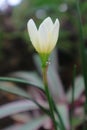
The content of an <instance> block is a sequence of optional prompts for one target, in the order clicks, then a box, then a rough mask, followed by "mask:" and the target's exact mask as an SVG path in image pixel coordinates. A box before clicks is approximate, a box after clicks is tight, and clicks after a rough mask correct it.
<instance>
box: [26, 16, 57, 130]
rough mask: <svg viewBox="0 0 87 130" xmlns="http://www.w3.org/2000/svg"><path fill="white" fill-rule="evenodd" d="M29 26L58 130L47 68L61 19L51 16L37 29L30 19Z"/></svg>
mask: <svg viewBox="0 0 87 130" xmlns="http://www.w3.org/2000/svg"><path fill="white" fill-rule="evenodd" d="M27 28H28V33H29V36H30V40H31V42H32V44H33V46H34V48H35V49H36V51H37V52H38V53H39V55H40V58H41V61H42V75H43V82H44V88H45V92H46V96H47V99H48V103H49V109H50V116H51V119H52V121H53V124H54V128H55V130H57V128H58V126H57V125H58V124H57V121H56V119H55V115H54V109H55V108H56V105H55V103H54V101H53V99H52V97H51V94H50V91H49V89H48V82H47V69H48V65H49V64H48V63H49V62H48V59H49V55H50V53H51V52H52V50H53V49H54V47H55V45H56V43H57V39H58V35H59V20H58V19H56V21H55V23H53V22H52V20H51V18H50V17H48V18H46V19H45V20H44V21H43V22H42V23H41V25H40V26H39V29H37V27H36V25H35V23H34V21H33V20H32V19H30V20H29V21H28V23H27Z"/></svg>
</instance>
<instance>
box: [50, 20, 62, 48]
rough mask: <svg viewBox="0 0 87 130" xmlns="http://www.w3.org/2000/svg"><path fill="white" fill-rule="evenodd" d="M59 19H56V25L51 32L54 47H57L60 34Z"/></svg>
mask: <svg viewBox="0 0 87 130" xmlns="http://www.w3.org/2000/svg"><path fill="white" fill-rule="evenodd" d="M59 26H60V25H59V20H58V19H56V21H55V23H54V27H53V30H52V34H51V44H52V48H54V47H55V45H56V43H57V40H58V36H59Z"/></svg>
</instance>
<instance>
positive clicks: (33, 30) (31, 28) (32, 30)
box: [27, 19, 39, 48]
mask: <svg viewBox="0 0 87 130" xmlns="http://www.w3.org/2000/svg"><path fill="white" fill-rule="evenodd" d="M27 28H28V33H29V36H30V40H31V42H32V44H33V46H34V47H35V48H37V46H38V45H37V44H39V43H38V31H37V27H36V25H35V23H34V21H33V20H32V19H30V20H29V21H28V23H27Z"/></svg>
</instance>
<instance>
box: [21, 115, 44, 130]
mask: <svg viewBox="0 0 87 130" xmlns="http://www.w3.org/2000/svg"><path fill="white" fill-rule="evenodd" d="M46 119H47V116H41V117H39V118H36V119H32V121H29V122H28V123H26V124H25V125H23V126H22V127H21V128H20V129H19V130H36V129H37V128H38V127H40V126H41V125H42V124H43V122H44V121H45V120H46Z"/></svg>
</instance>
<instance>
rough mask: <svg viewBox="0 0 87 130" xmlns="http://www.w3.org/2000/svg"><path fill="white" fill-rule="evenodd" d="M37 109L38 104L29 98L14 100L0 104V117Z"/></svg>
mask: <svg viewBox="0 0 87 130" xmlns="http://www.w3.org/2000/svg"><path fill="white" fill-rule="evenodd" d="M37 109H39V108H38V106H37V105H36V104H35V103H33V102H32V101H30V100H21V101H15V102H12V103H8V104H5V105H2V106H0V118H4V117H6V116H11V115H13V114H16V113H19V112H24V111H30V110H37Z"/></svg>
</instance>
